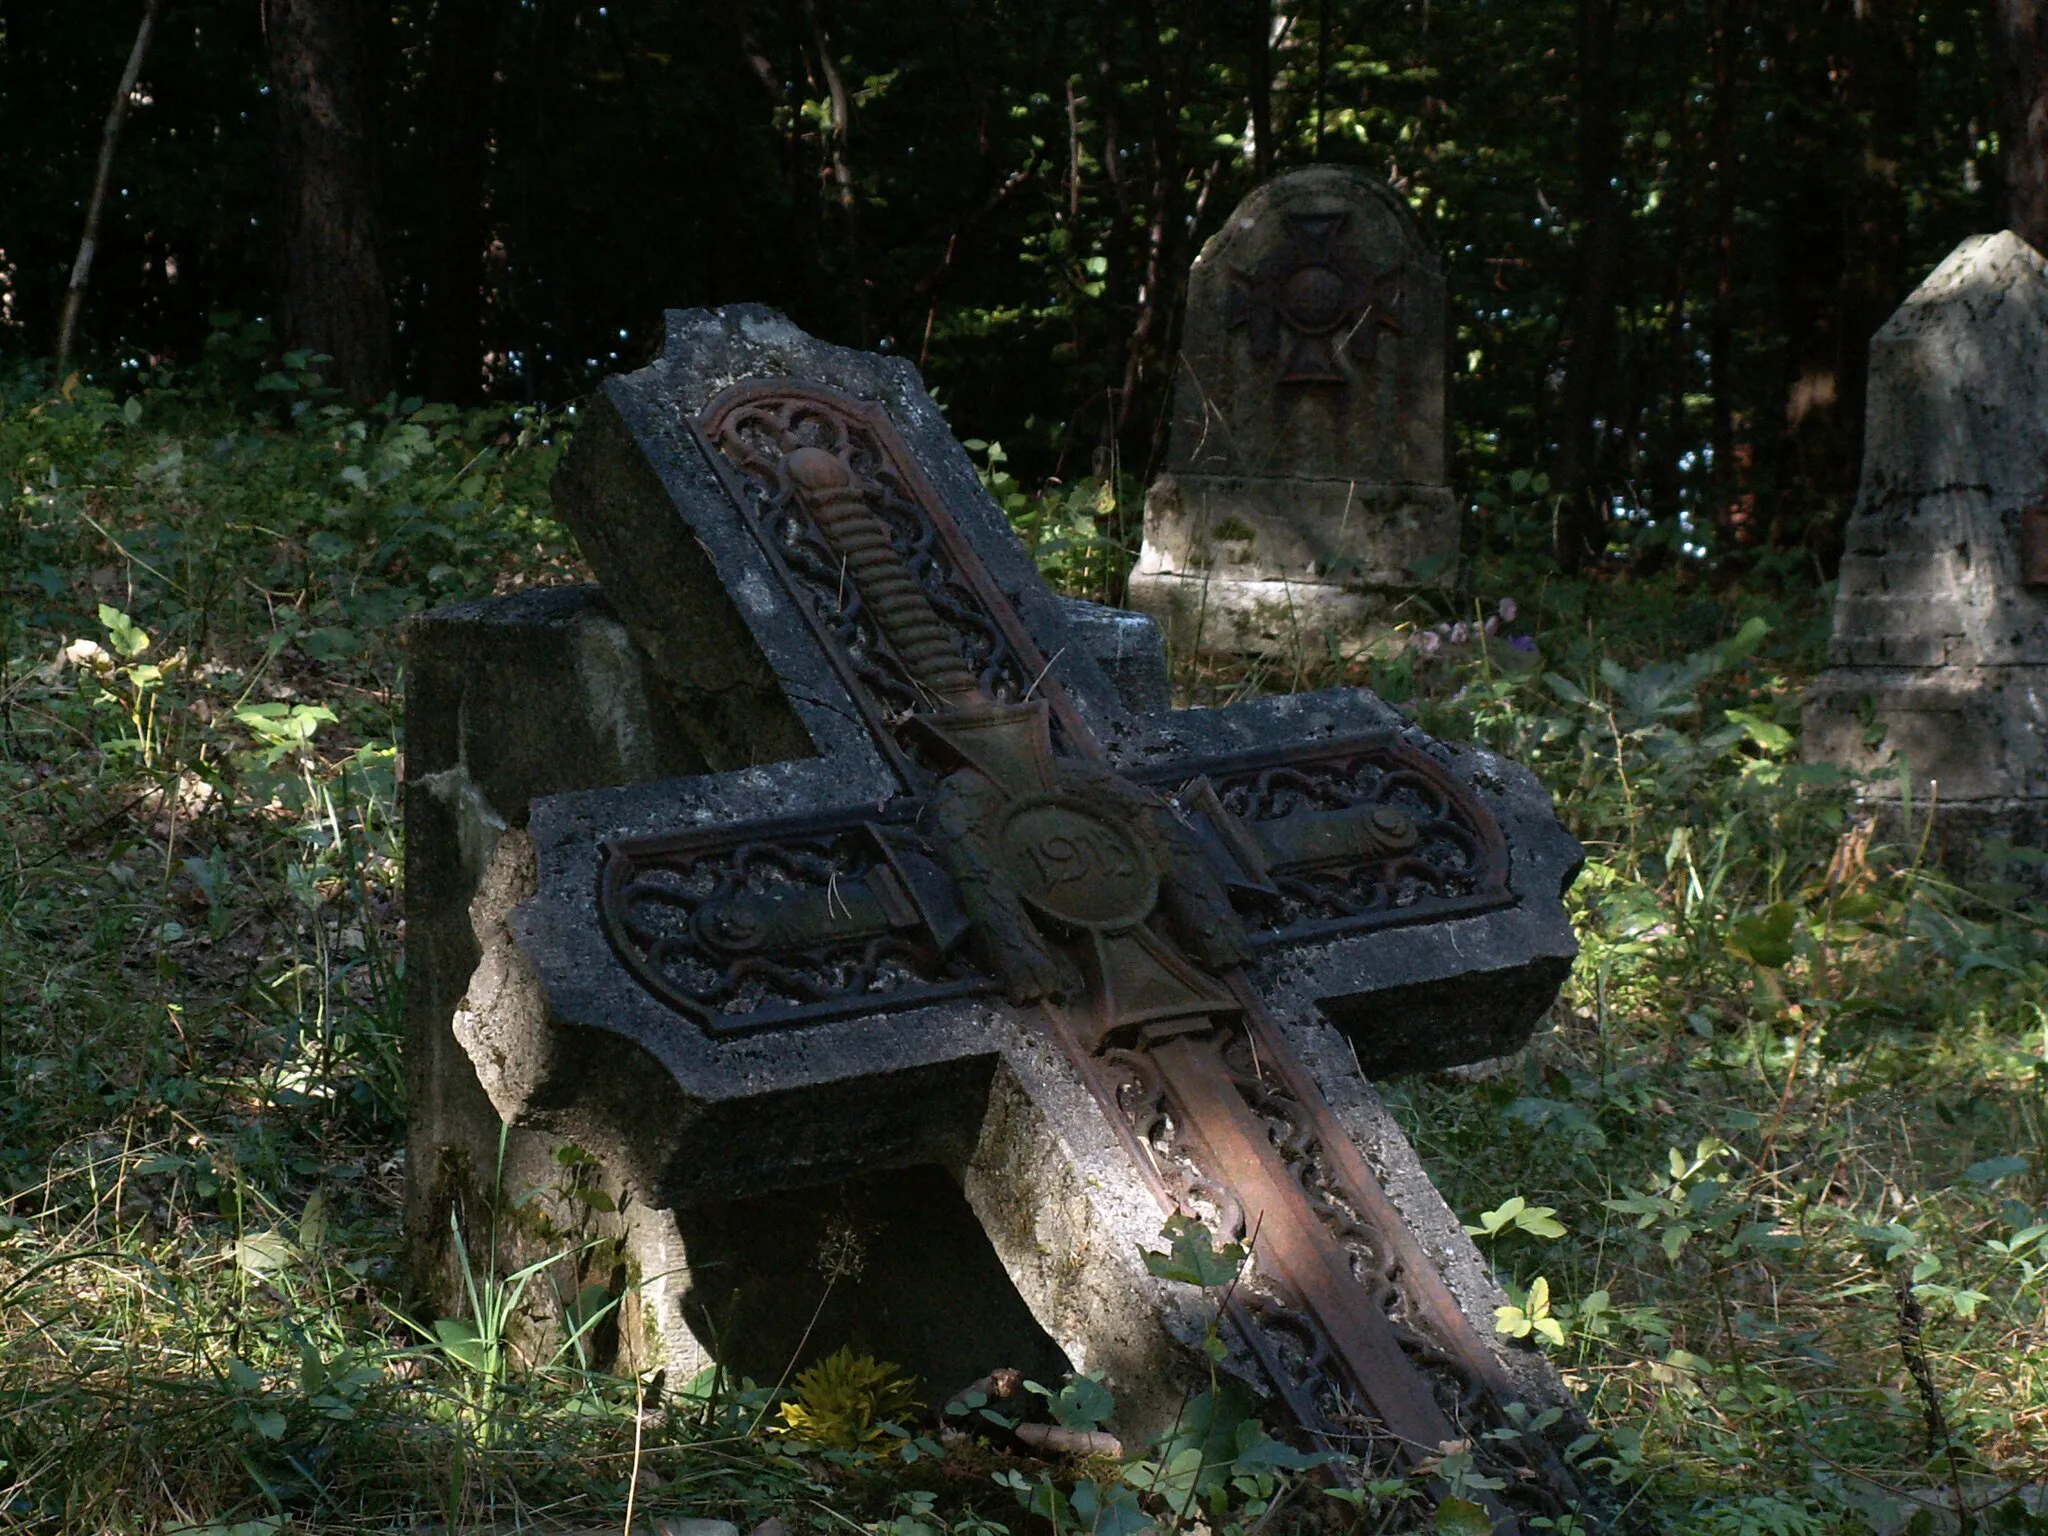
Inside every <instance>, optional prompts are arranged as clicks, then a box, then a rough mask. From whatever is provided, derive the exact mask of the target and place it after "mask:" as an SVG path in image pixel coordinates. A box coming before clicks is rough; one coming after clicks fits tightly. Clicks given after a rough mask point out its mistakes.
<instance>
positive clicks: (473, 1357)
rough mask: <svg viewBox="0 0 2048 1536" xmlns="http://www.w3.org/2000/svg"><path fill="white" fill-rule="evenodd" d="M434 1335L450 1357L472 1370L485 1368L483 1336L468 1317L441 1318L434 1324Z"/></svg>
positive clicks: (442, 1349) (444, 1352) (443, 1351)
mask: <svg viewBox="0 0 2048 1536" xmlns="http://www.w3.org/2000/svg"><path fill="white" fill-rule="evenodd" d="M434 1337H435V1339H436V1340H438V1341H439V1343H440V1345H441V1351H442V1353H443V1354H445V1355H447V1356H448V1358H449V1359H451V1360H454V1361H456V1362H457V1363H458V1364H461V1365H465V1366H468V1367H469V1369H471V1370H472V1371H481V1370H482V1369H483V1368H484V1363H485V1362H484V1356H485V1351H484V1341H483V1336H482V1335H481V1334H479V1333H478V1332H477V1328H476V1324H475V1323H472V1322H470V1321H469V1320H468V1319H467V1318H461V1317H444V1318H441V1319H440V1320H439V1321H437V1322H436V1323H435V1324H434Z"/></svg>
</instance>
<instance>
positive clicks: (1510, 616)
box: [1500, 597, 1521, 624]
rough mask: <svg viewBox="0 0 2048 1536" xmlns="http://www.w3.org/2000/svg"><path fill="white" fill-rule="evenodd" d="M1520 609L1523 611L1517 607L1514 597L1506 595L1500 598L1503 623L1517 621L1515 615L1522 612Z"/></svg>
mask: <svg viewBox="0 0 2048 1536" xmlns="http://www.w3.org/2000/svg"><path fill="white" fill-rule="evenodd" d="M1520 611H1521V610H1519V609H1518V608H1516V606H1515V600H1514V599H1513V598H1512V597H1504V598H1502V599H1501V600H1500V621H1501V623H1503V624H1512V623H1514V622H1515V615H1516V614H1517V613H1518V612H1520Z"/></svg>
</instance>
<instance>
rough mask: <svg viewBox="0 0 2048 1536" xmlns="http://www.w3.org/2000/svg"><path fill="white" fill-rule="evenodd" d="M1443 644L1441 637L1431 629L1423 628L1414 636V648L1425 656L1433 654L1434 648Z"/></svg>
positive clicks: (1434, 652)
mask: <svg viewBox="0 0 2048 1536" xmlns="http://www.w3.org/2000/svg"><path fill="white" fill-rule="evenodd" d="M1442 644H1443V637H1442V636H1441V635H1439V634H1438V633H1437V632H1436V631H1435V630H1433V629H1425V630H1424V631H1423V632H1422V633H1421V634H1419V635H1417V636H1416V637H1415V648H1416V649H1417V650H1419V651H1421V652H1422V654H1423V655H1425V656H1434V655H1435V654H1436V648H1437V647H1438V646H1440V645H1442Z"/></svg>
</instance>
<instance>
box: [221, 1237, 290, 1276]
mask: <svg viewBox="0 0 2048 1536" xmlns="http://www.w3.org/2000/svg"><path fill="white" fill-rule="evenodd" d="M293 1256H294V1255H293V1252H292V1245H291V1244H290V1243H289V1242H287V1241H286V1240H285V1238H284V1235H283V1234H282V1233H279V1232H251V1233H249V1234H248V1235H247V1236H246V1237H244V1238H242V1239H241V1240H240V1241H238V1242H237V1243H236V1244H235V1263H237V1264H238V1265H240V1266H241V1268H242V1269H243V1271H244V1272H245V1273H248V1274H251V1275H254V1276H256V1277H257V1278H258V1279H259V1280H260V1279H264V1278H267V1277H268V1276H271V1275H274V1274H276V1273H277V1272H278V1271H279V1270H281V1269H283V1268H285V1267H286V1266H287V1265H289V1264H290V1263H291V1261H292V1258H293Z"/></svg>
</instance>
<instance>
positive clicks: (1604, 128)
mask: <svg viewBox="0 0 2048 1536" xmlns="http://www.w3.org/2000/svg"><path fill="white" fill-rule="evenodd" d="M1614 30H1615V0H1579V201H1580V206H1581V207H1582V209H1583V210H1584V215H1585V220H1586V225H1585V242H1584V244H1583V246H1582V247H1581V248H1580V251H1579V277H1578V291H1577V293H1576V294H1574V296H1573V300H1572V326H1571V334H1572V341H1571V348H1570V351H1569V352H1568V353H1567V354H1566V357H1565V376H1564V398H1563V400H1562V401H1561V402H1560V415H1561V417H1562V420H1561V422H1560V434H1559V435H1560V439H1561V441H1560V443H1559V452H1558V489H1559V490H1560V491H1561V492H1562V493H1563V495H1564V502H1563V507H1562V512H1561V515H1560V516H1559V518H1558V524H1557V558H1558V561H1559V563H1560V564H1562V565H1563V566H1564V568H1565V569H1566V570H1577V569H1578V568H1579V567H1580V566H1581V565H1583V564H1584V563H1585V561H1586V560H1587V559H1589V558H1592V557H1595V556H1597V555H1598V554H1599V553H1600V551H1601V549H1602V548H1603V547H1604V546H1605V544H1606V542H1607V512H1606V505H1605V500H1606V498H1605V496H1604V494H1603V492H1602V490H1601V487H1600V486H1599V485H1598V484H1597V477H1596V475H1595V473H1594V462H1593V461H1594V458H1595V455H1596V451H1597V444H1596V443H1595V440H1594V435H1595V431H1596V426H1597V421H1598V418H1599V415H1600V406H1601V398H1600V396H1601V386H1602V384H1603V383H1604V382H1605V381H1606V378H1607V375H1608V373H1609V371H1610V369H1611V367H1612V365H1613V358H1614V289H1615V281H1616V279H1617V277H1618V276H1619V274H1620V270H1621V246H1622V235H1623V223H1624V220H1625V218H1626V211H1625V210H1624V208H1623V207H1622V201H1621V193H1620V190H1619V189H1618V188H1617V187H1616V186H1615V184H1614V183H1615V178H1616V176H1617V174H1618V172H1619V169H1620V166H1619V163H1618V162H1619V149H1620V133H1619V124H1618V117H1617V103H1616V100H1615V86H1614Z"/></svg>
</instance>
